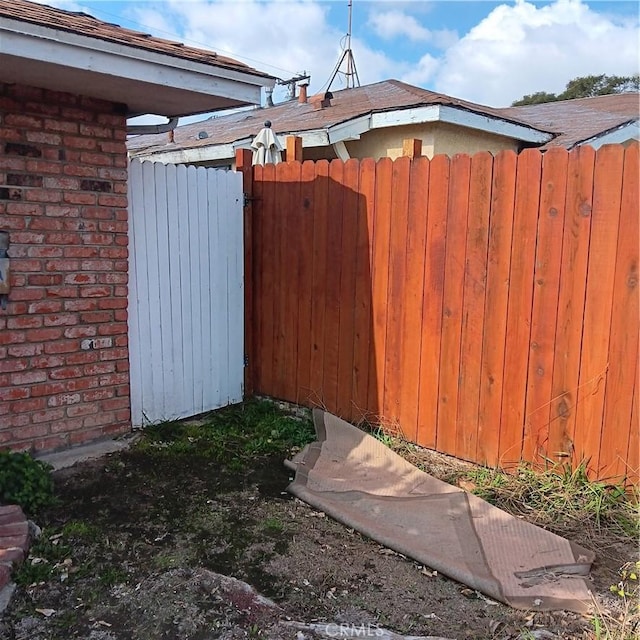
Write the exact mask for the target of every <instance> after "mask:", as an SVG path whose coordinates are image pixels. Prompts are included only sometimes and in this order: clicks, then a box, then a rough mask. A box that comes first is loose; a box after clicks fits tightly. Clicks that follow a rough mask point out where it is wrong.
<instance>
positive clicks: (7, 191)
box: [0, 187, 22, 201]
mask: <svg viewBox="0 0 640 640" xmlns="http://www.w3.org/2000/svg"><path fill="white" fill-rule="evenodd" d="M0 200H12V201H16V200H22V189H18V188H17V187H14V188H8V187H0Z"/></svg>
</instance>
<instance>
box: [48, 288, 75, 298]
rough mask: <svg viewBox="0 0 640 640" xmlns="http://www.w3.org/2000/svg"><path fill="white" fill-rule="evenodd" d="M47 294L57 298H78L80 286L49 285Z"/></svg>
mask: <svg viewBox="0 0 640 640" xmlns="http://www.w3.org/2000/svg"><path fill="white" fill-rule="evenodd" d="M47 295H48V296H50V297H56V298H77V297H78V287H49V288H48V289H47Z"/></svg>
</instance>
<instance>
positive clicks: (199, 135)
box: [198, 131, 209, 140]
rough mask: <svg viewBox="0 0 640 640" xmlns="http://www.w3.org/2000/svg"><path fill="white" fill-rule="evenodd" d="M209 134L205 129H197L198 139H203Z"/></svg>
mask: <svg viewBox="0 0 640 640" xmlns="http://www.w3.org/2000/svg"><path fill="white" fill-rule="evenodd" d="M208 137H209V134H208V133H207V132H206V131H198V140H204V139H205V138H208Z"/></svg>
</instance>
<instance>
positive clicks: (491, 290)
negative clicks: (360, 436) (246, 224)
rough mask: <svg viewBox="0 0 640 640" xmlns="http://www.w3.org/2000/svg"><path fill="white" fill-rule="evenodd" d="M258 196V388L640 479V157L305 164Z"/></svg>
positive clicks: (497, 458)
mask: <svg viewBox="0 0 640 640" xmlns="http://www.w3.org/2000/svg"><path fill="white" fill-rule="evenodd" d="M246 172H247V169H246V167H245V173H246ZM250 174H251V171H249V175H250ZM251 189H252V191H253V193H252V198H253V199H252V212H250V216H249V218H250V226H251V228H250V236H251V239H252V242H251V246H250V247H249V253H248V255H249V265H250V273H251V282H250V285H249V286H250V291H249V292H248V298H250V305H249V310H250V316H249V317H250V324H249V327H248V330H247V337H248V340H249V350H250V366H251V368H250V372H251V384H252V385H253V388H254V390H255V391H256V392H258V393H262V394H267V395H270V396H275V397H278V398H282V399H286V400H290V401H294V402H299V403H303V404H310V405H321V406H324V407H326V408H327V409H328V410H330V411H332V412H334V413H336V414H338V415H340V416H342V417H344V418H346V419H349V420H352V421H356V422H357V421H359V420H362V419H363V418H366V419H369V420H372V421H379V422H381V423H382V424H383V425H384V426H385V427H387V428H389V429H393V430H397V431H401V432H402V434H404V436H405V437H406V438H408V439H409V440H412V441H415V442H417V443H419V444H421V445H424V446H426V447H429V448H432V449H436V450H438V451H441V452H444V453H448V454H452V455H455V456H457V457H459V458H463V459H466V460H472V461H475V462H479V463H486V464H489V465H501V466H504V467H508V466H510V465H513V464H515V463H518V462H519V461H521V460H527V461H532V462H536V461H537V462H539V461H541V460H545V459H551V460H559V461H563V460H567V461H571V462H572V463H573V464H574V465H575V464H577V463H579V462H581V461H588V465H589V469H590V472H591V473H592V475H593V476H594V477H599V478H613V477H616V478H621V477H627V478H628V479H629V480H631V481H633V482H637V479H638V449H639V444H640V443H639V442H638V381H637V363H638V237H639V230H638V218H639V213H638V212H639V208H638V189H639V185H638V145H637V144H634V145H632V146H630V147H628V148H627V149H625V148H623V147H622V146H619V145H616V146H606V147H603V148H601V149H600V150H598V151H594V150H593V149H592V148H591V147H588V146H587V147H580V148H578V149H576V150H574V151H571V152H567V151H565V150H564V149H552V150H550V151H548V152H546V153H545V154H542V153H540V152H539V151H537V150H526V151H524V152H522V153H521V154H520V155H516V154H515V153H513V152H510V151H509V152H503V153H500V154H499V155H497V156H496V157H495V158H493V157H492V156H491V155H490V154H488V153H480V154H478V155H475V156H473V157H469V156H466V155H457V156H455V157H453V158H452V159H449V158H448V157H446V156H438V157H435V158H434V159H433V160H428V159H427V158H422V157H419V158H414V159H410V158H408V157H404V158H400V159H398V160H395V161H393V162H392V161H391V160H390V159H388V158H385V159H382V160H379V161H378V162H377V163H376V162H374V161H373V160H371V159H365V160H361V161H358V160H349V161H347V162H346V163H344V162H342V161H337V160H336V161H332V162H331V163H328V162H326V161H320V162H316V163H312V162H305V163H304V164H300V163H298V162H287V163H283V164H280V165H277V166H273V165H270V166H266V167H255V168H254V170H253V180H252V181H251Z"/></svg>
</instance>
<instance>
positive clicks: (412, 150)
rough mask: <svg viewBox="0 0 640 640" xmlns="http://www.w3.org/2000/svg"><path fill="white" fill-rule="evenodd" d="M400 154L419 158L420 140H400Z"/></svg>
mask: <svg viewBox="0 0 640 640" xmlns="http://www.w3.org/2000/svg"><path fill="white" fill-rule="evenodd" d="M402 155H403V156H408V157H409V158H419V157H420V156H421V155H422V140H420V139H419V138H406V139H404V140H403V141H402Z"/></svg>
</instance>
